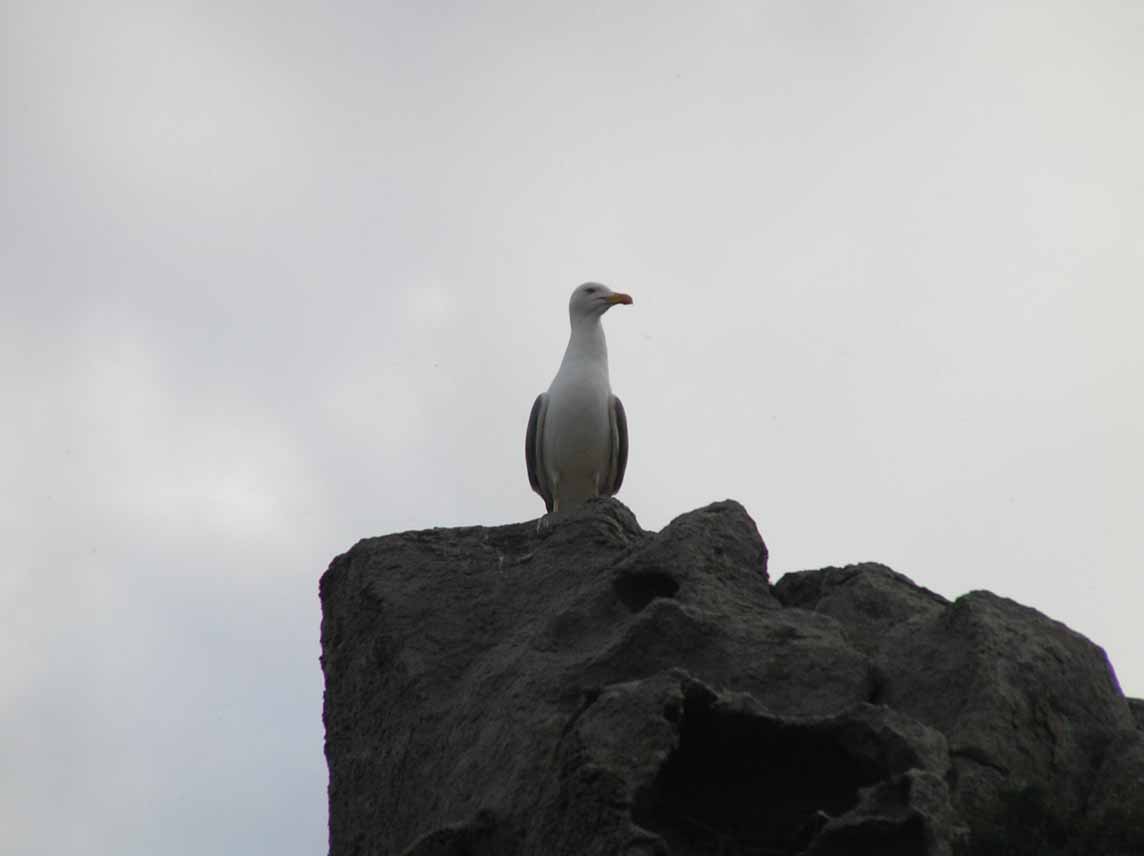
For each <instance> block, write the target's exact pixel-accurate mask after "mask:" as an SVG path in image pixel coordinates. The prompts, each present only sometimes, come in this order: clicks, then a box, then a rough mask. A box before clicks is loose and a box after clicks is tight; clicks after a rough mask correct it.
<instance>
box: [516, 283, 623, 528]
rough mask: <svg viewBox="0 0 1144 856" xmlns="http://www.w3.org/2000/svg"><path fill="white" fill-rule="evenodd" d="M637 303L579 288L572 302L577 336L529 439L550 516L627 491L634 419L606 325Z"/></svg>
mask: <svg viewBox="0 0 1144 856" xmlns="http://www.w3.org/2000/svg"><path fill="white" fill-rule="evenodd" d="M631 302H632V298H631V296H630V295H627V294H621V293H620V292H617V291H612V290H611V289H610V288H608V287H607V286H605V285H600V283H598V282H586V283H584V284H583V285H580V286H577V287H576V288H575V289H574V290H573V291H572V297H571V299H569V301H568V315H569V317H570V318H571V321H572V335H571V336H570V337H569V339H568V347H567V349H566V350H565V351H564V359H563V361H562V362H561V363H560V369H559V370H558V371H557V372H556V377H555V378H553V380H552V384H551V385H550V386H549V387H548V391H547V392H542V393H541V394H540V395H538V396H537V397H536V401H535V402H534V403H533V405H532V413H531V414H529V417H528V431H527V433H526V434H525V439H524V458H525V463H526V464H527V465H528V482H529V484H531V485H532V489H533V490H534V491H536V492H537V493H538V494H540V496H541V497H542V498H543V499H544V507H545V508H546V509H547V510H548V511H549V512H553V511H561V510H567V509H568V508H572V507H574V506H577V505H580V504H582V503H584V502H586V501H587V500H588V499H590V498H591V497H593V496H613V495H614V494H615V493H616V492H617V491H618V490H619V489H620V485H621V484H623V481H624V470H625V469H626V468H627V465H628V419H627V416H626V415H625V414H624V405H623V404H621V403H620V400H619V399H618V398H616V396H614V395H612V385H611V382H610V381H609V379H608V346H607V343H606V342H605V341H604V328H603V327H602V326H601V324H600V319H601V318H602V317H603V315H604V313H605V312H607V311H608V310H609V309H611V308H612V307H613V306H615V305H617V304H620V303H623V304H630V303H631Z"/></svg>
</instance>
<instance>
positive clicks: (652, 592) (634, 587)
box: [612, 571, 679, 612]
mask: <svg viewBox="0 0 1144 856" xmlns="http://www.w3.org/2000/svg"><path fill="white" fill-rule="evenodd" d="M612 588H613V589H615V592H616V596H617V597H618V598H619V599H620V600H621V601H622V602H623V604H624V606H626V607H627V608H628V611H629V612H641V611H642V610H643V609H645V608H646V607H647V605H648V604H649V603H651V602H652V601H653V600H655V599H657V598H661V597H675V595H676V593H677V592H678V591H679V583H678V582H676V581H675V579H674V578H672V576H671V575H670V574H665V573H662V572H659V571H652V572H645V573H639V574H620V575H618V576H617V577H616V578H615V580H614V581H613V582H612Z"/></svg>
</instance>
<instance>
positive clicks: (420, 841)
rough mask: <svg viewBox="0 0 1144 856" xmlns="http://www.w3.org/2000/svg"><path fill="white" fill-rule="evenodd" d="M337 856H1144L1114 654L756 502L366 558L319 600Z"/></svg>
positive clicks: (459, 533)
mask: <svg viewBox="0 0 1144 856" xmlns="http://www.w3.org/2000/svg"><path fill="white" fill-rule="evenodd" d="M321 596H322V610H323V619H322V667H323V670H324V672H325V678H326V697H325V714H324V719H325V723H326V757H327V760H328V763H329V768H330V790H329V797H330V852H331V854H332V856H367V854H369V856H375V855H376V856H384V854H395V856H396V854H406V856H511V854H525V856H527V854H553V856H557V855H558V854H569V856H573V854H575V856H581V855H583V856H590V854H631V856H635V854H649V856H650V854H677V856H679V854H683V856H692V855H693V854H751V856H760V854H767V856H773V855H774V856H777V854H792V856H793V854H806V855H807V856H811V854H813V856H824V854H864V853H871V854H874V853H877V854H902V856H907V854H934V856H945V854H948V856H955V854H957V856H965V854H969V856H977V854H1001V853H1005V854H1033V853H1036V854H1048V856H1051V854H1061V856H1064V854H1078V856H1079V854H1082V853H1083V854H1090V853H1091V854H1097V853H1100V854H1108V856H1118V855H1119V856H1128V854H1140V853H1144V729H1142V728H1141V727H1140V722H1141V718H1142V717H1141V713H1142V712H1144V710H1142V707H1144V706H1142V704H1141V703H1140V702H1137V701H1136V700H1132V702H1131V703H1130V702H1129V700H1126V699H1125V698H1124V696H1123V694H1122V693H1121V692H1120V690H1119V687H1118V686H1117V683H1116V678H1115V675H1114V674H1113V672H1112V669H1111V666H1110V665H1109V663H1108V661H1107V659H1106V657H1105V655H1104V652H1103V651H1102V650H1101V649H1100V648H1098V647H1097V646H1095V645H1093V644H1092V643H1091V642H1089V641H1088V640H1086V639H1084V638H1083V637H1081V636H1079V635H1078V634H1076V633H1073V632H1072V631H1070V630H1069V629H1068V628H1067V627H1065V626H1064V625H1061V624H1059V623H1057V622H1055V621H1052V620H1050V619H1048V618H1046V617H1045V616H1043V615H1041V614H1040V613H1038V612H1036V611H1034V610H1032V609H1029V608H1027V607H1024V606H1021V605H1020V604H1017V603H1014V602H1013V601H1009V600H1006V599H1004V598H1000V597H997V596H995V595H992V594H990V593H988V592H973V593H971V594H968V595H966V596H964V597H962V598H959V599H958V600H956V601H954V602H952V603H950V602H949V601H946V600H945V599H943V598H941V597H939V596H938V595H936V594H933V593H932V592H929V591H927V590H925V589H923V588H921V587H919V586H917V585H915V584H914V583H912V582H911V581H910V580H909V579H908V578H906V577H904V576H902V575H901V574H897V573H895V572H893V571H891V570H890V569H889V568H886V567H884V566H881V565H875V564H864V565H853V566H850V567H847V568H825V569H822V570H819V571H804V572H800V573H796V574H788V575H787V576H785V577H784V578H783V579H782V580H781V581H779V582H778V583H777V584H776V585H774V586H773V587H772V586H771V584H770V581H769V579H768V576H767V550H766V547H765V545H764V544H763V540H762V538H761V537H760V536H759V533H758V530H757V529H756V527H755V524H754V522H753V521H752V520H751V518H750V517H749V516H748V515H747V513H746V512H745V511H744V510H743V508H742V507H741V506H740V505H738V504H737V503H734V502H729V501H728V502H720V503H715V504H713V505H710V506H707V507H705V508H701V509H698V510H696V511H693V512H690V513H688V514H685V515H683V516H681V517H679V518H677V519H676V520H674V521H673V522H672V523H671V524H670V525H668V526H667V527H666V528H665V529H663V531H661V532H659V533H649V532H645V531H643V530H642V529H641V528H640V527H639V525H638V524H637V522H636V520H635V518H634V517H633V516H632V514H631V512H630V511H628V509H627V508H625V507H624V506H623V505H622V504H620V503H619V502H617V501H615V500H600V501H593V502H592V503H589V504H588V505H587V506H586V507H584V508H583V509H579V510H577V511H574V512H570V513H565V514H558V515H552V516H551V517H550V518H549V519H548V525H547V526H545V527H543V528H541V529H539V530H538V528H537V526H536V524H535V523H523V524H517V525H512V526H501V527H495V528H483V527H473V528H465V529H434V530H428V531H422V532H406V533H400V534H395V535H389V536H385V537H382V538H371V539H367V540H365V541H361V542H359V543H358V544H357V545H355V546H354V548H353V549H352V550H350V551H349V552H348V553H346V554H344V555H342V556H339V557H337V558H336V559H335V560H334V562H333V563H332V564H331V566H330V568H329V570H328V571H327V572H326V574H325V575H324V576H323V577H322V582H321Z"/></svg>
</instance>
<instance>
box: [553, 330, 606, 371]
mask: <svg viewBox="0 0 1144 856" xmlns="http://www.w3.org/2000/svg"><path fill="white" fill-rule="evenodd" d="M589 365H590V366H591V367H592V368H594V369H596V370H597V371H599V370H600V369H601V368H602V369H603V371H604V376H605V377H606V376H607V374H608V343H607V342H605V341H604V327H603V325H602V324H600V318H599V316H590V317H585V318H576V319H573V321H572V335H571V336H570V337H569V338H568V347H567V348H566V349H565V351H564V361H563V362H561V363H560V369H561V370H563V369H564V368H565V367H569V368H572V367H576V368H580V367H582V366H583V367H588V366H589Z"/></svg>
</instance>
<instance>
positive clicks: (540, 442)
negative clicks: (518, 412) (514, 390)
mask: <svg viewBox="0 0 1144 856" xmlns="http://www.w3.org/2000/svg"><path fill="white" fill-rule="evenodd" d="M547 413H548V396H547V395H545V394H544V393H543V392H542V393H541V394H540V395H538V396H536V401H534V402H533V403H532V412H531V413H530V414H529V415H528V430H527V431H526V432H525V435H524V462H525V464H526V465H527V466H528V483H529V484H530V485H532V489H533V490H534V491H536V492H537V493H538V494H540V496H541V497H542V498H543V499H544V507H545V509H547V510H548V511H552V486H551V485H550V484H549V483H548V468H547V467H545V465H544V417H545V416H546V415H547Z"/></svg>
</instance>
